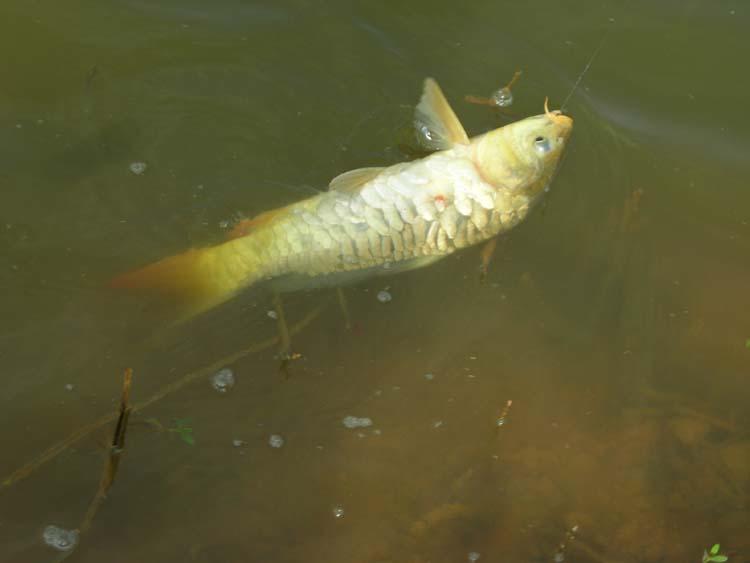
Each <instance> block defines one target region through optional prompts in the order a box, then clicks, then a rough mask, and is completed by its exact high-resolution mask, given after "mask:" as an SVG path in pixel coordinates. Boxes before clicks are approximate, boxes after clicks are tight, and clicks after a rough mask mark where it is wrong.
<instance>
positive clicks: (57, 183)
mask: <svg viewBox="0 0 750 563" xmlns="http://www.w3.org/2000/svg"><path fill="white" fill-rule="evenodd" d="M336 4H338V5H336ZM748 24H750V18H749V17H748V7H747V5H746V4H745V3H742V2H737V1H708V0H703V1H698V0H690V1H688V2H668V1H664V2H660V3H658V4H657V5H654V3H651V2H631V3H627V5H625V4H622V5H618V4H616V3H609V4H607V3H605V4H602V3H599V2H581V3H578V4H577V5H576V6H575V7H574V6H567V5H565V6H563V5H562V4H560V5H558V4H557V3H541V4H540V3H531V4H524V3H498V2H495V3H490V2H472V3H455V2H446V1H432V2H418V3H413V2H412V3H407V4H404V3H400V2H380V3H374V2H371V3H355V4H352V3H348V2H340V3H333V2H328V3H325V6H317V5H312V4H310V3H307V2H294V1H282V2H276V3H268V4H256V3H250V2H241V1H240V0H218V1H215V2H211V3H207V2H198V1H196V0H187V1H185V0H183V1H176V0H174V1H172V0H170V1H165V0H161V1H158V2H147V1H140V0H125V1H121V2H101V1H99V2H93V1H82V2H74V3H73V4H70V3H55V2H45V1H40V2H27V1H21V0H6V1H5V2H4V3H3V4H2V6H0V30H2V33H0V51H2V53H3V56H2V57H0V76H2V81H1V85H0V182H1V185H2V196H1V199H0V201H1V202H2V203H1V204H0V250H1V251H2V260H0V284H1V285H2V288H3V298H2V299H0V313H2V320H0V360H2V366H3V368H4V369H3V385H2V391H1V392H0V407H1V408H0V413H1V414H0V444H2V456H1V458H0V474H2V475H1V476H2V477H3V478H4V477H5V476H7V475H10V474H11V473H12V472H13V471H15V470H16V469H18V468H19V467H21V466H23V464H24V463H26V462H28V461H30V460H33V459H34V458H35V456H37V455H38V454H40V453H41V452H42V451H44V450H45V449H46V448H48V447H50V446H52V445H54V444H56V443H58V442H60V441H61V440H63V439H65V438H66V437H67V436H69V435H70V434H71V433H73V432H75V431H76V430H78V429H80V428H83V427H85V426H86V425H88V424H91V423H93V422H95V421H96V420H97V419H99V418H101V417H103V416H106V415H108V414H110V413H113V412H114V411H115V409H116V407H117V403H118V401H119V394H120V385H121V379H122V372H123V369H124V368H126V367H132V368H133V369H134V371H135V376H134V386H133V391H132V398H133V400H134V401H135V402H140V401H144V400H147V399H148V398H149V397H151V396H153V395H154V394H155V393H157V392H158V391H159V390H160V389H161V388H163V387H164V386H165V385H168V384H170V383H173V382H177V381H180V380H181V378H182V377H183V376H184V375H185V374H188V373H190V372H193V371H195V370H199V369H201V368H202V367H204V366H208V365H211V364H213V363H215V362H220V361H221V359H222V358H224V357H227V356H229V355H231V354H233V353H235V352H238V351H240V350H242V349H244V348H247V347H248V346H250V345H252V344H253V343H257V342H262V341H264V340H266V339H268V338H272V337H273V336H274V335H275V334H276V328H275V324H274V321H273V320H271V319H270V318H268V316H267V314H266V312H267V310H268V309H270V308H271V303H270V301H268V300H267V299H266V298H265V297H263V296H260V295H250V296H248V297H247V298H245V299H240V300H239V301H237V302H235V303H233V304H232V305H231V306H229V307H225V308H222V309H221V310H220V311H218V312H216V313H214V314H210V315H208V316H207V317H205V318H203V319H199V320H197V321H196V322H194V323H190V324H188V325H186V326H183V327H178V328H174V327H170V326H169V323H168V320H167V319H166V318H164V317H162V316H161V315H160V313H158V312H157V311H155V310H152V309H151V308H150V307H149V306H148V304H147V303H145V302H143V301H142V300H141V299H140V298H138V297H137V296H126V295H121V294H116V293H113V292H110V291H109V290H106V289H103V286H104V284H105V282H106V280H108V279H109V278H110V277H111V276H112V275H114V274H116V273H119V272H121V271H123V270H126V269H130V268H133V267H135V266H139V265H142V264H144V263H147V262H149V261H152V260H154V259H157V258H159V257H162V256H165V255H168V254H172V253H175V252H178V251H180V250H183V249H185V248H187V247H189V246H191V245H198V244H207V243H211V242H215V241H217V240H220V239H221V238H222V237H223V236H224V234H225V231H226V229H227V225H231V223H232V222H233V221H234V220H236V219H237V218H238V217H240V216H252V215H254V214H256V213H258V212H261V211H264V210H267V209H271V208H274V207H277V206H279V205H282V204H285V203H288V202H291V201H294V200H296V199H300V198H302V197H306V196H307V195H308V194H310V193H312V191H311V190H312V189H314V188H318V189H319V188H322V187H324V186H325V185H326V184H327V182H328V180H329V179H330V178H332V177H333V176H335V175H336V174H338V173H340V172H342V171H345V170H348V169H351V168H357V167H361V166H373V165H384V164H389V163H394V162H397V161H400V160H403V159H404V158H406V157H405V155H404V154H403V153H402V152H401V150H400V149H399V146H398V144H399V139H400V138H402V135H403V128H404V127H405V126H408V124H409V120H410V117H411V111H412V109H413V105H414V103H415V102H416V100H417V99H418V96H419V93H420V87H421V82H422V80H423V78H424V77H425V76H434V77H436V78H437V79H438V80H439V81H440V82H441V84H442V86H443V88H444V90H445V91H446V93H447V95H448V97H449V98H450V99H451V100H452V101H453V102H454V105H455V107H456V110H457V112H458V113H459V114H460V116H461V118H462V120H463V121H464V123H465V125H466V127H467V129H468V130H469V131H470V133H472V134H474V133H479V132H482V131H484V130H487V129H490V128H493V127H496V126H497V125H498V124H500V123H502V122H503V118H502V117H500V116H498V115H496V114H493V113H492V112H491V111H489V110H488V109H487V108H483V107H477V106H470V105H468V104H465V103H463V102H462V101H461V98H462V97H463V95H464V94H479V95H486V94H488V93H489V92H491V91H492V90H494V89H496V88H498V87H499V86H502V85H503V84H504V83H505V82H506V81H507V80H508V79H509V78H510V77H511V76H512V74H513V72H514V71H515V70H517V69H523V71H524V74H523V77H522V78H521V81H520V82H519V83H518V85H517V86H516V87H515V90H514V94H515V97H516V101H515V103H514V105H513V106H512V112H513V115H514V116H516V117H522V116H526V115H531V114H536V113H539V112H540V111H541V104H542V100H543V98H544V96H545V95H548V96H550V98H551V100H552V105H553V107H557V106H559V104H560V103H562V100H563V99H564V98H565V96H566V95H567V94H568V92H569V91H570V88H571V87H572V85H573V83H574V82H575V80H576V78H577V76H578V75H579V73H580V71H581V70H582V69H583V67H584V66H585V64H586V62H587V61H588V59H589V57H590V55H591V54H592V52H593V51H594V50H595V49H596V47H597V45H598V44H599V43H600V41H601V38H602V36H603V34H606V36H605V38H604V43H603V45H602V48H601V51H600V53H599V55H598V57H597V59H596V60H595V61H594V63H593V65H592V66H591V69H590V71H589V73H588V74H587V75H586V76H585V77H584V79H583V80H582V82H581V86H580V87H579V89H578V91H577V92H576V94H575V95H574V96H573V98H572V99H571V101H570V103H569V107H568V110H569V112H570V114H571V115H572V116H573V117H574V118H575V122H576V125H575V127H576V129H575V132H574V139H573V142H572V145H571V147H570V149H569V153H568V155H567V158H566V160H565V162H564V164H563V167H562V170H561V172H560V174H559V176H558V177H557V180H556V182H555V184H554V186H553V190H552V192H551V193H550V194H549V195H548V197H547V200H546V203H545V205H544V206H542V207H541V208H539V209H537V210H536V211H535V213H534V214H533V216H532V217H531V218H530V219H529V220H528V221H527V222H526V223H524V224H523V225H521V226H520V227H518V228H517V229H516V230H515V231H513V232H512V233H511V234H510V235H509V236H507V237H505V238H504V239H503V241H502V243H501V244H500V245H499V247H498V252H497V253H496V256H495V259H494V261H493V263H492V265H491V270H490V276H489V280H488V281H489V283H488V284H486V285H484V286H481V285H480V284H479V280H478V271H477V270H478V264H479V254H478V251H477V250H474V249H472V250H469V251H467V252H463V253H460V254H458V255H455V256H453V257H451V258H449V259H447V260H445V261H444V262H441V263H439V264H437V265H435V266H433V267H430V268H427V269H424V270H420V271H415V272H413V273H408V274H404V275H400V276H397V277H393V278H388V279H377V280H373V281H371V282H368V283H364V284H361V285H357V286H355V287H352V288H349V289H348V290H347V292H346V295H347V298H348V305H349V309H350V314H351V317H352V324H353V328H352V330H351V331H347V330H346V328H345V322H344V320H343V317H342V314H341V311H340V309H339V307H338V305H337V301H336V295H335V293H333V292H331V291H317V292H310V293H297V294H294V295H292V296H289V297H288V298H287V300H286V313H287V316H288V317H289V321H290V324H294V323H296V322H297V321H299V320H300V319H302V318H304V317H305V315H307V314H308V313H309V312H311V311H313V310H315V309H316V307H322V310H321V312H320V314H319V315H318V316H316V317H315V318H314V319H313V320H312V322H311V323H310V324H309V325H307V326H306V327H305V328H304V329H303V330H301V331H299V332H298V333H297V334H295V335H294V336H293V348H294V350H295V351H296V352H299V353H300V354H302V358H301V359H299V360H298V361H296V362H294V363H293V365H292V368H291V377H290V378H288V379H285V378H284V377H282V376H280V375H279V373H278V361H277V360H276V359H275V357H274V356H275V354H276V349H275V348H274V347H273V346H272V347H267V348H265V349H263V350H261V351H259V352H257V353H253V354H249V355H246V356H244V357H242V358H240V359H238V360H236V361H234V362H231V363H230V364H229V367H231V368H232V369H233V370H234V372H235V375H236V380H237V382H236V385H235V387H234V388H233V389H232V390H231V391H229V392H228V393H227V394H225V395H220V394H218V393H216V392H215V391H214V390H213V389H212V388H211V386H210V384H209V382H208V377H207V376H205V375H201V376H200V377H199V378H198V379H197V380H196V381H194V382H192V383H190V384H188V385H185V386H184V387H182V388H181V389H179V390H177V391H175V392H173V393H171V394H168V395H166V396H165V397H163V398H160V399H159V400H157V401H155V402H153V403H152V404H150V405H149V406H148V407H147V408H144V409H143V410H141V411H139V412H137V413H134V414H133V416H132V419H131V425H130V429H129V431H128V439H127V447H126V450H125V455H124V457H123V460H122V462H121V466H120V471H119V473H118V475H117V479H116V482H115V484H114V487H113V488H112V490H111V492H110V494H109V498H108V499H107V500H106V502H105V503H104V504H103V505H102V507H101V509H100V510H99V512H98V513H97V515H96V517H95V519H94V521H93V525H92V527H91V529H90V530H89V531H88V533H86V534H85V535H84V536H83V538H82V540H81V543H80V545H79V547H78V549H77V550H76V551H75V553H74V555H73V556H72V559H75V560H78V561H82V562H83V561H90V562H97V561H103V560H108V561H154V562H156V561H158V562H160V563H166V562H171V561H179V562H184V561H200V562H212V563H213V562H219V561H221V562H224V561H226V562H229V561H231V562H234V561H274V562H298V561H306V562H309V561H313V562H317V561H320V562H323V561H325V562H338V561H341V562H345V561H346V562H350V561H359V562H373V563H376V562H401V561H403V562H408V563H420V562H433V563H436V562H443V561H445V562H448V561H452V562H455V561H459V562H460V561H467V560H468V558H469V554H470V553H471V552H476V553H479V554H480V555H481V558H480V561H510V560H513V561H552V560H553V558H554V556H555V554H556V552H557V551H558V550H559V545H560V544H561V542H564V543H567V544H568V545H567V548H566V550H565V554H564V555H565V558H566V559H567V560H571V561H617V562H626V561H633V562H635V561H644V562H653V561H699V560H700V558H701V555H702V553H703V549H704V548H706V547H708V546H710V545H712V544H713V543H716V542H720V543H721V545H722V551H723V552H728V553H730V554H732V557H731V559H730V560H731V561H744V560H748V558H750V540H749V539H748V538H750V535H748V533H747V530H748V527H749V525H750V504H749V502H750V498H749V496H748V495H749V494H750V433H749V432H748V423H749V422H750V418H749V417H748V414H747V405H748V399H750V384H748V375H749V374H750V343H748V344H746V340H748V339H750V318H749V315H748V311H750V290H749V289H748V287H750V286H749V285H748V279H749V276H750V260H749V259H748V257H749V256H750V195H748V190H747V185H748V177H749V174H750V165H749V164H748V155H749V154H750V136H749V135H748V133H747V132H748V129H749V128H750V118H748V113H747V111H746V110H745V106H746V105H747V95H746V93H747V91H748V88H749V87H750V79H749V78H748V74H747V72H745V71H744V70H743V68H744V67H743V64H744V62H743V61H744V57H745V54H746V53H748V52H750V41H749V40H748V39H747V37H748V36H747V29H748ZM605 29H608V30H609V31H606V32H605ZM134 162H144V163H146V165H147V168H146V171H145V172H144V173H143V174H141V175H136V174H134V173H132V172H131V171H130V169H129V167H130V165H131V164H132V163H134ZM386 286H388V287H389V291H390V292H391V294H392V295H393V300H392V301H391V302H390V303H388V304H381V303H380V302H378V300H377V299H376V297H375V296H376V293H377V292H378V291H379V290H381V289H383V288H384V287H386ZM427 373H431V374H434V378H433V379H432V380H429V379H426V378H425V377H424V374H427ZM66 386H67V387H66ZM71 386H72V387H71ZM508 400H512V401H513V405H512V407H511V409H510V411H509V412H508V413H507V417H506V423H505V424H504V425H503V426H502V427H500V428H497V427H496V426H495V421H496V419H497V417H498V416H499V414H500V412H501V411H502V409H503V407H504V406H505V405H506V402H507V401H508ZM347 415H353V416H360V417H370V418H371V419H372V420H373V423H374V424H373V426H372V427H369V428H365V429H360V430H357V429H355V430H350V429H347V428H345V427H344V426H343V425H342V423H341V420H342V419H343V418H344V417H345V416H347ZM149 419H156V420H157V421H158V423H159V424H160V425H161V428H162V429H161V431H160V430H158V425H157V424H156V423H155V422H154V421H153V420H149ZM181 419H189V422H188V423H186V424H188V425H189V426H190V427H191V428H192V437H193V439H194V442H195V443H194V444H193V445H191V444H189V443H187V442H186V441H184V440H182V439H181V436H180V433H179V432H176V431H168V429H170V428H171V429H177V428H178V424H179V423H178V422H177V421H178V420H181ZM147 421H148V422H147ZM111 426H112V425H111V424H109V425H106V426H103V427H101V428H99V429H98V430H96V431H94V432H92V433H91V434H89V435H87V436H85V437H83V438H82V439H81V440H79V441H77V442H76V443H74V444H72V446H71V447H69V448H67V449H65V450H64V451H63V452H62V453H61V454H60V455H59V456H57V457H55V458H54V459H53V460H52V461H50V462H49V463H47V464H45V465H43V466H41V467H39V468H38V469H37V470H35V471H34V472H33V473H32V474H30V475H29V476H28V477H27V478H26V479H24V480H21V481H19V482H15V483H13V484H12V485H9V486H3V487H2V489H0V561H8V562H14V563H21V562H26V561H29V562H39V561H55V560H58V559H59V557H60V553H59V552H56V551H54V550H52V549H50V548H48V547H46V546H45V545H43V542H42V539H41V538H42V531H43V529H44V527H45V526H47V525H49V524H56V525H58V526H62V527H65V528H76V527H78V526H79V525H80V523H81V522H82V520H83V517H84V514H85V512H86V509H87V507H88V505H89V502H90V500H91V498H92V497H93V495H94V492H95V490H96V487H97V483H98V481H99V475H100V472H101V468H102V466H103V459H104V455H105V449H104V444H105V443H106V441H107V440H108V436H109V434H110V433H111ZM375 430H377V432H376V431H375ZM272 434H279V435H281V436H283V438H284V440H285V443H284V446H283V447H282V448H280V449H274V448H271V447H270V446H269V445H268V440H269V436H270V435H272ZM183 437H184V436H183ZM233 440H241V441H242V442H243V443H242V444H241V445H240V446H238V447H236V446H234V445H233ZM336 511H338V512H336ZM342 513H343V515H342ZM337 515H338V516H340V517H337ZM574 526H578V528H577V532H576V534H575V535H576V539H575V540H573V541H569V540H568V539H566V533H569V532H570V530H571V529H572V528H573V527H574ZM72 559H71V560H72Z"/></svg>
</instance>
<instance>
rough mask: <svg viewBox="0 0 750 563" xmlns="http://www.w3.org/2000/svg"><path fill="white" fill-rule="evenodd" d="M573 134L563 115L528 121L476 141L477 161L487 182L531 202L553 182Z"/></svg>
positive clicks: (547, 114)
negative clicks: (523, 196)
mask: <svg viewBox="0 0 750 563" xmlns="http://www.w3.org/2000/svg"><path fill="white" fill-rule="evenodd" d="M572 131H573V119H572V118H571V117H568V116H567V115H563V114H562V112H560V111H549V110H548V109H547V104H546V101H545V113H544V114H541V115H535V116H533V117H527V118H526V119H522V120H521V121H516V122H515V123H511V124H509V125H506V126H505V127H501V128H499V129H495V130H494V131H490V132H488V133H485V134H484V135H482V136H480V137H477V138H475V139H474V141H473V144H474V147H473V149H474V151H473V158H474V162H475V164H476V166H477V167H478V169H479V170H480V172H481V174H482V176H483V177H484V179H485V180H486V181H487V182H488V183H490V184H492V185H493V186H495V187H496V188H497V189H502V190H507V191H510V192H512V193H514V194H516V193H523V194H525V195H527V196H529V197H530V198H534V197H536V196H538V195H539V194H541V193H542V192H543V191H544V190H545V189H546V188H547V185H548V184H549V182H550V180H551V179H552V177H553V175H554V173H555V170H557V166H558V164H559V163H560V157H561V156H562V154H563V151H564V150H565V146H566V145H567V142H568V139H569V138H570V134H571V132H572Z"/></svg>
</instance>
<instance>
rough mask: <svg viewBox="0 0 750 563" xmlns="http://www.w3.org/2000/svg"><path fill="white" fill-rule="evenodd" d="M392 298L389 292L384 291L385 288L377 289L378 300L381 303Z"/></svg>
mask: <svg viewBox="0 0 750 563" xmlns="http://www.w3.org/2000/svg"><path fill="white" fill-rule="evenodd" d="M391 299H393V296H392V295H391V294H390V292H388V291H386V290H385V289H382V290H380V291H378V301H380V302H381V303H388V302H389V301H391Z"/></svg>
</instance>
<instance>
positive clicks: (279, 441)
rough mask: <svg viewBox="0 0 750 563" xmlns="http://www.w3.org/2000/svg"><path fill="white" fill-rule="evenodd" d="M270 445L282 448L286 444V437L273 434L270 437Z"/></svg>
mask: <svg viewBox="0 0 750 563" xmlns="http://www.w3.org/2000/svg"><path fill="white" fill-rule="evenodd" d="M268 445H269V446H271V447H272V448H281V447H283V446H284V438H282V437H281V435H280V434H271V436H270V437H269V438H268Z"/></svg>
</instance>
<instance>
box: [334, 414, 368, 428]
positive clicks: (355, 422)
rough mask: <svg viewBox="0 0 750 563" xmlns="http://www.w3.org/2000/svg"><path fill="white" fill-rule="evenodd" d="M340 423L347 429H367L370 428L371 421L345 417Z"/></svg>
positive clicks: (365, 418)
mask: <svg viewBox="0 0 750 563" xmlns="http://www.w3.org/2000/svg"><path fill="white" fill-rule="evenodd" d="M341 423H342V424H343V425H344V426H346V427H347V428H367V427H368V426H372V419H371V418H367V417H362V418H360V417H356V416H345V417H344V418H343V420H342V421H341Z"/></svg>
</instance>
